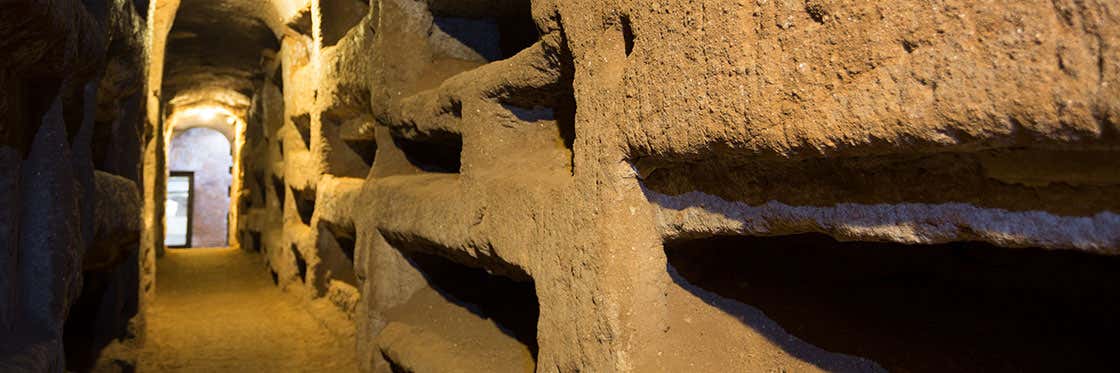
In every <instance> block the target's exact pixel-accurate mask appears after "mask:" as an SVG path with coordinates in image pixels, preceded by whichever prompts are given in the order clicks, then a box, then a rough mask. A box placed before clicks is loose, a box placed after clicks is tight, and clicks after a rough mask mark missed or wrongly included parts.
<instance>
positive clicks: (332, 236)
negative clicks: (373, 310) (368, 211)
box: [318, 220, 359, 286]
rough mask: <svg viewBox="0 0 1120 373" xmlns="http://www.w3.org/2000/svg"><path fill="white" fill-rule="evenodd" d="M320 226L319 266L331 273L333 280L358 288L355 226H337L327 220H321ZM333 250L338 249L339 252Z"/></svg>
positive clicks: (350, 224)
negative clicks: (355, 263)
mask: <svg viewBox="0 0 1120 373" xmlns="http://www.w3.org/2000/svg"><path fill="white" fill-rule="evenodd" d="M318 225H319V248H320V252H319V253H320V254H319V256H320V262H319V263H320V264H319V266H320V267H321V268H325V269H326V271H328V272H330V277H331V278H332V279H334V280H338V281H342V282H345V283H347V284H350V285H353V286H358V285H359V284H358V278H357V275H356V274H355V273H354V249H355V247H356V243H357V242H356V237H357V232H356V230H355V228H354V225H353V224H352V223H349V224H336V223H333V222H329V221H326V220H319V223H318ZM332 242H333V245H332ZM332 248H337V251H335V249H332Z"/></svg>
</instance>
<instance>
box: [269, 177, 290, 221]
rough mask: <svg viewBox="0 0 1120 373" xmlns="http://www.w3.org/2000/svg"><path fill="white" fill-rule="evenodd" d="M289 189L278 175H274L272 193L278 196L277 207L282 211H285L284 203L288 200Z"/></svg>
mask: <svg viewBox="0 0 1120 373" xmlns="http://www.w3.org/2000/svg"><path fill="white" fill-rule="evenodd" d="M287 191H288V187H287V186H285V185H284V179H281V178H280V177H278V176H276V175H272V192H273V194H274V195H275V196H276V202H277V207H279V208H280V211H281V212H283V211H284V201H286V200H287V198H288V196H287Z"/></svg>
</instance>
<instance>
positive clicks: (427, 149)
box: [393, 137, 463, 173]
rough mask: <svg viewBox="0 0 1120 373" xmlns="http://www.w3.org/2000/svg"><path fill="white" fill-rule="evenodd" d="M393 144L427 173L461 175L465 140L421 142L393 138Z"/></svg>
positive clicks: (410, 161)
mask: <svg viewBox="0 0 1120 373" xmlns="http://www.w3.org/2000/svg"><path fill="white" fill-rule="evenodd" d="M393 143H395V144H396V145H397V147H398V148H400V150H401V152H403V153H404V156H405V158H407V159H408V161H409V163H412V165H413V166H416V168H419V169H421V170H424V171H427V172H439V173H459V169H460V167H461V166H462V164H461V158H460V157H461V156H462V153H463V140H462V139H460V138H456V139H454V140H450V141H448V142H420V141H412V140H408V139H404V138H400V137H393Z"/></svg>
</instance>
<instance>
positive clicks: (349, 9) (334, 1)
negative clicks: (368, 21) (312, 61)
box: [319, 0, 369, 46]
mask: <svg viewBox="0 0 1120 373" xmlns="http://www.w3.org/2000/svg"><path fill="white" fill-rule="evenodd" d="M319 9H320V10H319V11H320V12H321V13H322V19H323V24H322V33H323V45H324V46H333V45H335V44H338V41H339V40H341V39H342V37H344V36H346V33H347V32H349V31H350V29H352V28H354V26H356V25H357V24H358V23H359V22H361V21H362V18H363V17H365V15H366V13H368V12H369V5H368V4H366V2H364V1H358V0H321V1H320V2H319Z"/></svg>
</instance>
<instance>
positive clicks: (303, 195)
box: [292, 187, 315, 225]
mask: <svg viewBox="0 0 1120 373" xmlns="http://www.w3.org/2000/svg"><path fill="white" fill-rule="evenodd" d="M292 197H293V199H295V201H296V212H298V213H299V220H300V221H302V222H303V224H304V225H310V224H311V217H312V216H314V215H315V190H314V189H296V188H295V187H292Z"/></svg>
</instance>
